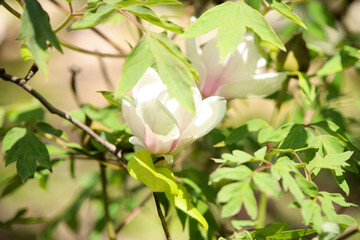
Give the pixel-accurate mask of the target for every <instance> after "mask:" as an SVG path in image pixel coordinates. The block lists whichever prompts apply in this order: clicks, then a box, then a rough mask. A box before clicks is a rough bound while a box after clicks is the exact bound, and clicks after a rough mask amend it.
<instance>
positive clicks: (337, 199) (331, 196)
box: [320, 192, 356, 207]
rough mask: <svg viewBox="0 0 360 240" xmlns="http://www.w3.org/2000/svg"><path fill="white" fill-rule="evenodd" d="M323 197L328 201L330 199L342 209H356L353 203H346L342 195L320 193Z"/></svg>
mask: <svg viewBox="0 0 360 240" xmlns="http://www.w3.org/2000/svg"><path fill="white" fill-rule="evenodd" d="M320 194H321V195H323V196H324V198H326V199H330V200H331V201H333V202H334V203H336V204H338V205H340V206H342V207H351V206H354V207H356V205H355V204H353V203H348V202H346V201H345V199H344V197H343V196H342V195H341V194H340V193H328V192H320Z"/></svg>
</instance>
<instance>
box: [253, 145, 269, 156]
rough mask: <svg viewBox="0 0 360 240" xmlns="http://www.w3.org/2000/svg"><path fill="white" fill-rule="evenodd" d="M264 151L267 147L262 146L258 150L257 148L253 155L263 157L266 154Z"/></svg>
mask: <svg viewBox="0 0 360 240" xmlns="http://www.w3.org/2000/svg"><path fill="white" fill-rule="evenodd" d="M266 151H267V147H266V146H265V147H262V148H260V149H259V150H257V151H256V152H254V156H255V158H256V159H264V158H265V155H266Z"/></svg>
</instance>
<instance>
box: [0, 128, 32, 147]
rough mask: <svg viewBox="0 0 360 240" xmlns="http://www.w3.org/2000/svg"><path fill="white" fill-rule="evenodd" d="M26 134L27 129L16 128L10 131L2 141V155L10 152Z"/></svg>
mask: <svg viewBox="0 0 360 240" xmlns="http://www.w3.org/2000/svg"><path fill="white" fill-rule="evenodd" d="M25 134H26V128H21V127H14V128H12V129H11V130H10V131H8V132H7V133H6V135H5V137H4V139H3V141H2V147H1V153H2V154H4V153H5V152H6V151H8V150H9V149H10V148H11V147H12V146H13V145H14V144H15V143H16V142H17V141H18V140H19V139H21V138H22V137H24V136H25Z"/></svg>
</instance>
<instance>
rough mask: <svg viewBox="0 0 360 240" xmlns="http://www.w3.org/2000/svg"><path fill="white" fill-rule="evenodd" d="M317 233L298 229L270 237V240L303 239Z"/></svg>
mask: <svg viewBox="0 0 360 240" xmlns="http://www.w3.org/2000/svg"><path fill="white" fill-rule="evenodd" d="M313 233H316V230H313V229H296V230H289V231H282V232H280V233H276V234H274V235H271V236H268V238H269V239H301V238H302V237H305V236H307V235H310V234H313Z"/></svg>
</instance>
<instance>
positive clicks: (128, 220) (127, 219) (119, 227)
mask: <svg viewBox="0 0 360 240" xmlns="http://www.w3.org/2000/svg"><path fill="white" fill-rule="evenodd" d="M151 195H152V194H149V195H147V196H146V198H144V200H142V202H141V203H140V204H139V205H138V206H137V207H136V208H135V209H134V210H132V212H131V213H130V214H129V215H128V216H127V217H126V218H125V219H124V221H122V223H121V224H120V225H119V226H118V227H117V228H116V229H115V232H116V233H118V232H120V231H121V229H123V227H125V226H126V224H128V223H129V222H131V221H132V220H133V219H134V217H135V216H136V215H137V214H138V213H139V212H140V210H141V208H142V207H143V206H144V205H145V203H146V202H147V201H149V199H150V198H151Z"/></svg>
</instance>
